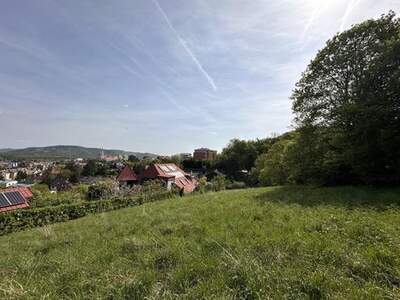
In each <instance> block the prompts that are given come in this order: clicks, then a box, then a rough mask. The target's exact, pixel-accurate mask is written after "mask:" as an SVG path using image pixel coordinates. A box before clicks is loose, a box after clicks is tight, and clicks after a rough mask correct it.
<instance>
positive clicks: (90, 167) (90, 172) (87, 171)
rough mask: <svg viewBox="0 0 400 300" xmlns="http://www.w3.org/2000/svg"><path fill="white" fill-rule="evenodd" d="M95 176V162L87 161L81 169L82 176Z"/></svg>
mask: <svg viewBox="0 0 400 300" xmlns="http://www.w3.org/2000/svg"><path fill="white" fill-rule="evenodd" d="M96 174H97V162H96V161H95V160H93V159H91V160H89V161H88V162H87V163H86V165H85V166H84V167H83V170H82V175H83V176H96Z"/></svg>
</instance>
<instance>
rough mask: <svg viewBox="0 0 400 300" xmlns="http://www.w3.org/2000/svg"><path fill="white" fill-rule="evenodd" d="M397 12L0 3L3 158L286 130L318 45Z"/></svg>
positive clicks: (192, 143)
mask: <svg viewBox="0 0 400 300" xmlns="http://www.w3.org/2000/svg"><path fill="white" fill-rule="evenodd" d="M390 9H392V10H394V11H395V12H396V13H399V10H400V0H380V1H376V0H324V1H322V0H321V1H317V0H280V1H277V0H276V1H272V0H269V1H267V0H251V1H250V0H247V1H241V0H218V1H215V0H190V1H188V0H158V1H157V0H113V1H110V0H90V1H89V0H71V1H67V0H64V1H60V0H30V1H12V0H4V1H1V2H0V128H1V130H0V148H5V147H27V146H45V145H55V144H73V145H84V146H94V147H104V148H119V149H125V150H132V151H150V152H155V153H160V154H173V153H178V152H191V151H192V150H193V149H194V148H196V147H200V146H205V147H210V148H215V149H218V150H220V149H222V148H223V147H224V146H225V145H226V144H227V143H228V142H229V140H230V139H232V138H242V139H255V138H263V137H267V136H270V135H271V134H274V133H282V132H285V131H287V130H289V129H290V126H291V121H292V119H293V116H292V114H291V102H290V100H289V96H290V94H291V91H292V89H293V88H294V84H295V82H296V81H297V80H298V79H299V77H300V74H301V72H302V71H303V70H304V69H305V67H306V66H307V64H308V63H309V61H310V60H311V59H312V58H313V57H314V55H315V53H316V51H317V50H318V49H320V48H322V47H323V46H324V44H325V42H326V40H327V39H329V38H330V37H331V36H332V35H333V34H335V33H336V32H339V31H341V30H345V29H347V28H349V27H350V26H351V24H354V23H357V22H359V21H362V20H365V19H367V18H371V17H378V16H379V15H380V14H382V13H387V12H388V11H389V10H390Z"/></svg>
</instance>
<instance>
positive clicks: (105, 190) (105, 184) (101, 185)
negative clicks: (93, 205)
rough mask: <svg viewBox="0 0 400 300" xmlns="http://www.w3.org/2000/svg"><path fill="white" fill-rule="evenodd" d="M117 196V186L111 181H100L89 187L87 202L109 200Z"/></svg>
mask: <svg viewBox="0 0 400 300" xmlns="http://www.w3.org/2000/svg"><path fill="white" fill-rule="evenodd" d="M117 194H118V184H117V182H115V181H113V180H107V181H101V182H98V183H96V184H94V185H91V186H89V188H88V192H87V199H88V200H100V199H110V198H112V197H114V196H116V195H117Z"/></svg>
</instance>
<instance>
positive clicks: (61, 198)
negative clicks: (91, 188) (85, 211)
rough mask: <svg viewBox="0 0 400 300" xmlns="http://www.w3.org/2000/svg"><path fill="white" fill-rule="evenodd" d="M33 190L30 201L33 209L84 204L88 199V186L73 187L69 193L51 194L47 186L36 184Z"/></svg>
mask: <svg viewBox="0 0 400 300" xmlns="http://www.w3.org/2000/svg"><path fill="white" fill-rule="evenodd" d="M31 190H32V193H33V198H32V199H31V201H30V205H31V207H45V206H56V205H60V204H72V203H79V202H82V201H84V200H85V199H86V195H87V190H88V186H87V185H78V186H72V188H71V189H69V190H67V191H62V192H57V193H51V192H50V190H49V187H48V186H47V185H46V184H35V185H34V186H32V187H31Z"/></svg>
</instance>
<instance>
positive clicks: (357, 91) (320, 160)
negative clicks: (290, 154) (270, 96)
mask: <svg viewBox="0 0 400 300" xmlns="http://www.w3.org/2000/svg"><path fill="white" fill-rule="evenodd" d="M399 57H400V20H399V19H398V18H397V19H396V18H395V14H394V13H393V12H391V13H389V14H387V15H383V16H382V17H381V18H379V19H377V20H369V21H366V22H363V23H361V24H359V25H356V26H353V28H352V29H350V30H348V31H345V32H343V33H341V34H338V35H336V36H335V37H333V39H332V40H330V41H328V42H327V45H326V47H325V48H324V49H322V50H321V51H319V52H318V54H317V56H316V58H315V59H314V60H313V61H312V62H311V64H310V65H309V66H308V68H307V70H306V71H305V72H304V74H303V76H302V78H301V79H300V81H299V82H298V83H297V87H296V89H295V91H294V93H293V96H292V98H293V100H294V102H293V110H294V112H295V113H296V121H297V123H298V125H299V133H300V135H301V136H300V138H299V139H298V141H297V142H298V145H299V146H298V149H299V150H301V149H302V148H303V147H304V148H306V149H307V151H304V152H300V153H299V155H298V159H299V161H297V164H301V161H303V160H305V164H306V167H304V168H302V169H303V170H302V171H304V173H303V174H301V175H303V181H305V182H309V181H316V180H319V181H321V182H322V183H324V184H346V183H364V184H399V183H400V148H399V147H398V145H399V144H400V106H399V105H400V104H399V103H400V102H399V98H400V59H399ZM310 154H316V156H313V157H312V159H313V162H311V161H310V159H311V158H307V156H308V155H310ZM313 170H315V173H313ZM305 175H308V176H305Z"/></svg>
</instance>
